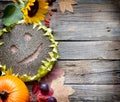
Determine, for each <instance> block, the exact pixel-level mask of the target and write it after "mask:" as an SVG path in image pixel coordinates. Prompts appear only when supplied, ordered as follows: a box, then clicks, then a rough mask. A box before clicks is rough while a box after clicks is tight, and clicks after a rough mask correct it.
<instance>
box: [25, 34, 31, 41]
mask: <svg viewBox="0 0 120 102" xmlns="http://www.w3.org/2000/svg"><path fill="white" fill-rule="evenodd" d="M31 39H32V35H31V34H30V33H25V34H24V40H25V41H30V40H31Z"/></svg>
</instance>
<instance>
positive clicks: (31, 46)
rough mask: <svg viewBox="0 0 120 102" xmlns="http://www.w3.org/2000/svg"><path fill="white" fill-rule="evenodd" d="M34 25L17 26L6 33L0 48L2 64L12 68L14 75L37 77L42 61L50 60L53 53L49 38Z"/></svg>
mask: <svg viewBox="0 0 120 102" xmlns="http://www.w3.org/2000/svg"><path fill="white" fill-rule="evenodd" d="M32 27H33V26H32V25H29V26H26V25H25V24H22V25H16V26H15V27H14V28H13V29H12V31H11V32H10V33H4V35H3V36H2V37H1V40H2V41H3V42H4V45H3V46H1V47H0V62H1V64H2V65H3V64H6V65H7V68H10V67H12V68H13V73H15V74H17V73H19V74H20V75H23V74H29V75H35V74H36V73H37V71H38V68H39V66H40V65H41V64H42V62H41V61H42V60H44V59H45V58H49V54H48V52H50V51H52V49H51V48H50V47H49V45H51V42H50V40H49V39H48V37H46V36H44V35H43V34H44V32H43V31H37V29H33V28H32Z"/></svg>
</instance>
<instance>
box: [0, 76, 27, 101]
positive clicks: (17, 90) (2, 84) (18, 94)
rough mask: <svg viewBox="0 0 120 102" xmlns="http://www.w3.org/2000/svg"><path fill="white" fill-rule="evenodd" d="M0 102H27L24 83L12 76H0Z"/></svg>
mask: <svg viewBox="0 0 120 102" xmlns="http://www.w3.org/2000/svg"><path fill="white" fill-rule="evenodd" d="M0 102H29V91H28V89H27V87H26V85H25V84H24V82H23V81H22V80H20V79H19V78H17V77H15V76H12V75H6V76H0Z"/></svg>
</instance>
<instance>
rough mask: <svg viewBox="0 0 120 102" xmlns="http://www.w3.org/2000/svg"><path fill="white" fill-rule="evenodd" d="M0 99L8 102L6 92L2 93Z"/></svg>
mask: <svg viewBox="0 0 120 102" xmlns="http://www.w3.org/2000/svg"><path fill="white" fill-rule="evenodd" d="M0 97H1V99H2V101H4V100H6V99H7V98H8V93H7V92H6V91H2V92H0Z"/></svg>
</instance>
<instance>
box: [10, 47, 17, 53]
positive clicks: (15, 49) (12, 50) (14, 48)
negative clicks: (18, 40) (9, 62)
mask: <svg viewBox="0 0 120 102" xmlns="http://www.w3.org/2000/svg"><path fill="white" fill-rule="evenodd" d="M10 50H11V52H12V54H15V53H16V52H17V51H18V48H17V47H16V45H12V46H11V47H10Z"/></svg>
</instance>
